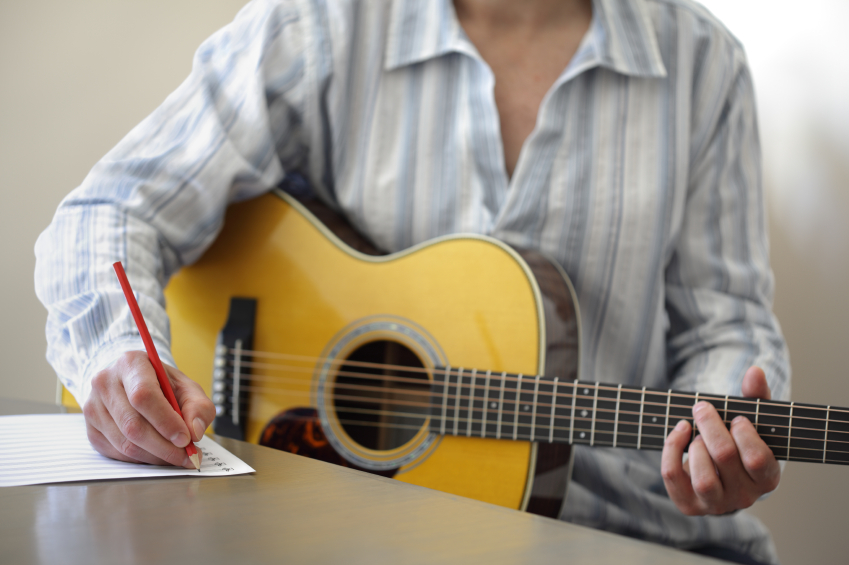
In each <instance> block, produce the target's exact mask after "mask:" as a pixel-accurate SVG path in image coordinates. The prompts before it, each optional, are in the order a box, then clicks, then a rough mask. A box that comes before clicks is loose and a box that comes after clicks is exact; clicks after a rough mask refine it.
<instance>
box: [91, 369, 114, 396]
mask: <svg viewBox="0 0 849 565" xmlns="http://www.w3.org/2000/svg"><path fill="white" fill-rule="evenodd" d="M109 375H110V373H109V370H108V369H104V370H102V371H100V372H98V373H97V374H96V375H94V376H93V377H92V378H91V390H93V391H95V392H97V393H100V394H102V393H103V392H104V391H105V390H106V388H107V386H108V384H109Z"/></svg>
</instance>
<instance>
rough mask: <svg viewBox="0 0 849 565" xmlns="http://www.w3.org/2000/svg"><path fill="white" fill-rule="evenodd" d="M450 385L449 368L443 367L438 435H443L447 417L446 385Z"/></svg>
mask: <svg viewBox="0 0 849 565" xmlns="http://www.w3.org/2000/svg"><path fill="white" fill-rule="evenodd" d="M450 383H451V366H450V365H449V366H447V367H445V380H443V381H442V423H441V424H440V426H439V434H440V435H443V436H444V435H445V420H446V418H447V417H448V385H449V384H450Z"/></svg>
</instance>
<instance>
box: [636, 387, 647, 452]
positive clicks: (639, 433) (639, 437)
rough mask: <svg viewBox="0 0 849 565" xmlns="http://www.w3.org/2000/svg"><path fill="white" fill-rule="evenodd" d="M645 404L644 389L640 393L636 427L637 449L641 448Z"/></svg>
mask: <svg viewBox="0 0 849 565" xmlns="http://www.w3.org/2000/svg"><path fill="white" fill-rule="evenodd" d="M645 402H646V387H643V390H642V392H641V393H640V416H639V418H640V423H639V424H638V425H637V449H640V448H641V447H642V446H643V411H644V408H645Z"/></svg>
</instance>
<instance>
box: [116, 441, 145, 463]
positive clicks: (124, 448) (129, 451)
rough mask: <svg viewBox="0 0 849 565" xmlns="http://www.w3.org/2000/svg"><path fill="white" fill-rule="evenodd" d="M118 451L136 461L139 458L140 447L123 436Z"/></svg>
mask: <svg viewBox="0 0 849 565" xmlns="http://www.w3.org/2000/svg"><path fill="white" fill-rule="evenodd" d="M120 451H121V453H123V454H124V455H126V456H127V457H129V458H131V459H135V460H137V461H138V460H140V459H141V454H142V449H141V448H140V447H139V446H138V445H136V444H135V443H133V442H132V440H130V439H129V438H124V440H123V441H122V442H121V447H120Z"/></svg>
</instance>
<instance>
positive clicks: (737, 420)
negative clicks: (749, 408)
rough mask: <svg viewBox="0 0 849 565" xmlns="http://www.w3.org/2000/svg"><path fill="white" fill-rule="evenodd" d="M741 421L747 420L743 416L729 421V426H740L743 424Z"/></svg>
mask: <svg viewBox="0 0 849 565" xmlns="http://www.w3.org/2000/svg"><path fill="white" fill-rule="evenodd" d="M743 420H748V418H746V417H745V416H737V417H736V418H734V419H733V420H731V425H732V426H733V425H735V424H741V423H743Z"/></svg>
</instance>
